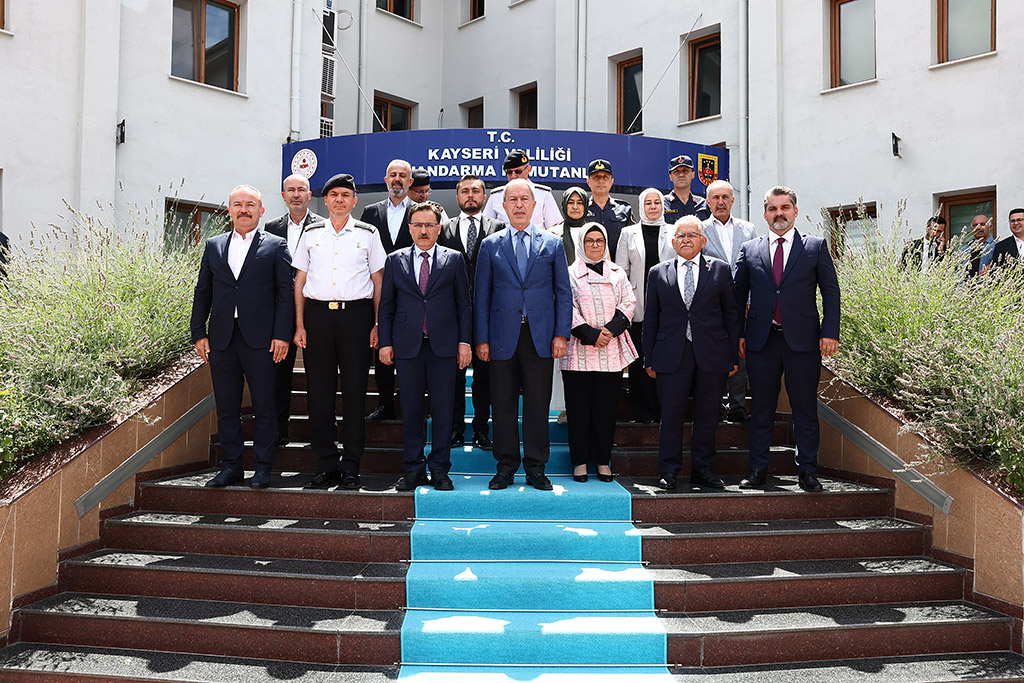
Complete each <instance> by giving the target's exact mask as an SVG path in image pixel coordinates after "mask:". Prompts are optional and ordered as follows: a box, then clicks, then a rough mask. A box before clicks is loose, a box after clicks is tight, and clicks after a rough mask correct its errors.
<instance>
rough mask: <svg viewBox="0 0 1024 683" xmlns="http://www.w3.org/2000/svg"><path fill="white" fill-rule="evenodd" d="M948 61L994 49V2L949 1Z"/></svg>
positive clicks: (987, 0)
mask: <svg viewBox="0 0 1024 683" xmlns="http://www.w3.org/2000/svg"><path fill="white" fill-rule="evenodd" d="M948 2H949V20H948V23H947V24H946V25H947V26H948V27H949V43H948V49H947V55H946V57H947V59H951V60H952V59H961V58H963V57H970V56H971V55H978V54H981V53H982V52H988V51H989V50H991V49H992V0H948Z"/></svg>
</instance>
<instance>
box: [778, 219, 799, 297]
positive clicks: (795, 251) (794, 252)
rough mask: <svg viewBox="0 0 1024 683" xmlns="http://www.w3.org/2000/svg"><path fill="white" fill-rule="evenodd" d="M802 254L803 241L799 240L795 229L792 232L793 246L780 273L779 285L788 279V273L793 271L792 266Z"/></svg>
mask: <svg viewBox="0 0 1024 683" xmlns="http://www.w3.org/2000/svg"><path fill="white" fill-rule="evenodd" d="M803 253H804V241H803V240H802V239H801V238H800V233H798V232H797V231H796V230H795V229H794V230H793V246H792V247H790V249H789V260H787V261H786V267H785V269H783V271H782V279H780V280H779V284H780V285H781V284H782V283H783V282H785V281H786V278H787V277H789V274H790V272H792V270H793V266H794V265H795V264H796V262H797V261H798V260H799V259H800V256H802V255H803Z"/></svg>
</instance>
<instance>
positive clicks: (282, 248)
mask: <svg viewBox="0 0 1024 683" xmlns="http://www.w3.org/2000/svg"><path fill="white" fill-rule="evenodd" d="M232 232H234V231H233V230H229V231H228V232H225V233H221V234H220V235H215V236H213V237H211V238H209V239H208V240H206V247H205V248H204V249H203V257H202V260H201V261H200V264H199V280H198V282H197V283H196V289H195V295H194V296H193V299H192V320H191V325H190V327H191V330H192V342H193V343H195V342H197V341H199V340H200V339H202V338H203V337H209V338H210V348H212V349H213V350H215V351H222V350H224V349H225V348H227V346H228V344H229V343H230V342H231V335H232V333H233V331H234V324H235V323H234V319H235V309H236V308H237V309H238V329H239V331H240V332H241V334H242V339H243V340H244V341H245V343H246V345H247V346H249V347H251V348H265V349H267V350H268V351H269V350H270V341H271V340H272V339H280V340H282V341H289V340H290V339H291V338H292V335H293V334H294V333H295V298H294V297H293V296H292V268H291V266H292V259H291V256H290V255H289V254H288V243H287V242H285V241H284V240H283V239H281V238H280V237H278V236H277V235H268V234H265V233H263V232H262V231H257V232H256V234H255V235H254V236H253V240H254V242H253V244H252V245H251V246H250V247H249V253H248V254H246V257H245V261H244V262H243V263H242V269H241V270H240V271H239V273H238V279H237V280H236V279H235V276H234V274H233V273H232V272H231V267H230V266H229V265H228V244H229V243H230V241H231V233H232ZM207 320H209V330H207Z"/></svg>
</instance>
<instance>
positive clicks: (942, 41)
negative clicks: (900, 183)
mask: <svg viewBox="0 0 1024 683" xmlns="http://www.w3.org/2000/svg"><path fill="white" fill-rule="evenodd" d="M991 3H992V4H991V6H992V14H991V17H992V23H991V27H990V36H989V43H988V52H995V50H996V0H991ZM935 9H936V17H935V18H936V29H937V32H938V35H937V36H936V45H937V47H938V51H937V52H938V54H937V55H936V57H937V58H938V63H939V64H946V63H947V62H949V61H950V59H949V0H936V5H935ZM978 54H979V55H983V54H986V52H979V53H978ZM976 56H977V55H968V56H967V57H958V58H957V59H969V58H970V57H976ZM953 61H956V60H953ZM993 229H994V226H993ZM947 237H948V236H947Z"/></svg>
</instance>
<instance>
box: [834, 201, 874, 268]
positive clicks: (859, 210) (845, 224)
mask: <svg viewBox="0 0 1024 683" xmlns="http://www.w3.org/2000/svg"><path fill="white" fill-rule="evenodd" d="M825 211H827V212H828V232H829V234H828V244H829V250H830V251H831V252H832V257H833V258H842V256H843V252H844V251H845V250H846V248H847V247H849V246H854V245H857V244H863V243H864V241H865V240H867V238H868V236H869V235H870V234H871V233H872V232H873V231H874V229H875V226H876V225H877V222H878V210H877V208H876V206H875V202H858V203H856V204H848V205H844V206H836V207H832V208H829V209H824V210H823V213H824V212H825Z"/></svg>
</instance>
